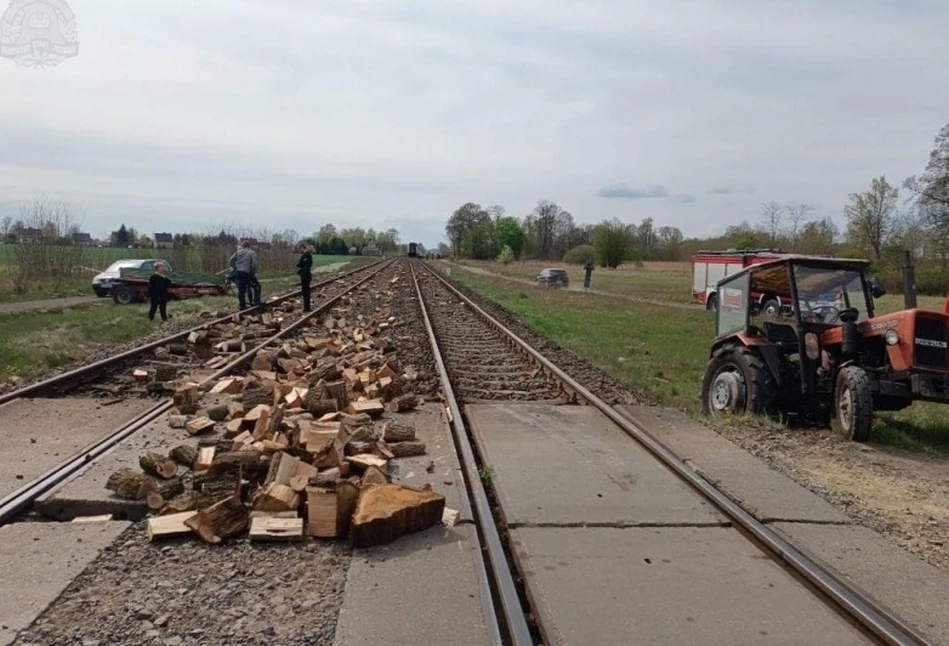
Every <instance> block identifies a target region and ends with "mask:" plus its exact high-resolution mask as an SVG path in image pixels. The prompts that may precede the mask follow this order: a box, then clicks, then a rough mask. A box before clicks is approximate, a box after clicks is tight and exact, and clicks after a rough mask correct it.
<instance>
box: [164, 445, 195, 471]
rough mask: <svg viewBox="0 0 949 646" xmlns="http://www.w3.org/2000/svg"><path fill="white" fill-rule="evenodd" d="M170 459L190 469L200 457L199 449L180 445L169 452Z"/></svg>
mask: <svg viewBox="0 0 949 646" xmlns="http://www.w3.org/2000/svg"><path fill="white" fill-rule="evenodd" d="M168 457H170V458H171V459H172V460H174V461H175V462H177V463H178V464H180V465H182V466H184V467H187V468H189V469H190V468H191V467H192V466H193V465H194V461H195V460H196V459H197V457H198V449H197V448H196V447H194V446H191V445H190V444H179V445H178V446H176V447H175V448H173V449H172V450H171V451H169V452H168Z"/></svg>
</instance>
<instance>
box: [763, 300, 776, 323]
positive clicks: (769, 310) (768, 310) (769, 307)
mask: <svg viewBox="0 0 949 646" xmlns="http://www.w3.org/2000/svg"><path fill="white" fill-rule="evenodd" d="M761 311H762V312H764V315H765V316H767V317H769V318H773V319H776V318H778V317H779V316H781V305H780V304H779V303H778V299H776V298H769V299H768V300H766V301H765V302H764V305H762V306H761Z"/></svg>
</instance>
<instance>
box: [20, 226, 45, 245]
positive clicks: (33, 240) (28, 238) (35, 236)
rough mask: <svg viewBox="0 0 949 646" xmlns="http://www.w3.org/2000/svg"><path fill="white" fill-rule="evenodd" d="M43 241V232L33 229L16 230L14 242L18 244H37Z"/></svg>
mask: <svg viewBox="0 0 949 646" xmlns="http://www.w3.org/2000/svg"><path fill="white" fill-rule="evenodd" d="M42 239H43V232H42V231H40V230H39V229H37V228H34V227H26V228H22V229H17V231H16V241H17V242H19V243H20V244H37V243H38V242H40V240H42Z"/></svg>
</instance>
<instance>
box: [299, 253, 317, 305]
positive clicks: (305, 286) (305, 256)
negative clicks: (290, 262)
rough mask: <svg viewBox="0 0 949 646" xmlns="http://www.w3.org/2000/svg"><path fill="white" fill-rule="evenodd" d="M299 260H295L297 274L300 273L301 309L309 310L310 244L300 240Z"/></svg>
mask: <svg viewBox="0 0 949 646" xmlns="http://www.w3.org/2000/svg"><path fill="white" fill-rule="evenodd" d="M297 249H298V250H299V252H300V260H298V261H297V274H299V275H300V293H301V295H302V296H303V311H304V312H309V311H310V281H312V280H313V254H312V253H310V246H309V245H308V244H307V243H305V242H301V243H300V245H299V246H298V247H297Z"/></svg>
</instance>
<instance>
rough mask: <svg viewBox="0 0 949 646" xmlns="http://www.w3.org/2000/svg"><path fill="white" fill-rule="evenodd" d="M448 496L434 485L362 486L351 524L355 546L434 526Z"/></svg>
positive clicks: (381, 541)
mask: <svg viewBox="0 0 949 646" xmlns="http://www.w3.org/2000/svg"><path fill="white" fill-rule="evenodd" d="M444 510H445V498H444V496H440V495H439V494H437V493H435V492H434V491H432V490H431V488H430V487H429V488H422V489H416V488H414V487H407V486H405V485H396V484H381V485H374V486H370V487H367V488H365V489H363V491H362V493H361V494H360V496H359V502H358V504H357V505H356V511H355V513H354V515H353V519H352V524H351V526H350V533H349V539H350V543H351V544H352V545H353V547H370V546H373V545H384V544H387V543H391V542H392V541H394V540H395V539H397V538H399V537H400V536H403V535H405V534H411V533H414V532H418V531H422V530H424V529H427V528H429V527H434V526H435V525H437V524H438V523H439V522H441V519H442V513H443V512H444Z"/></svg>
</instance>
